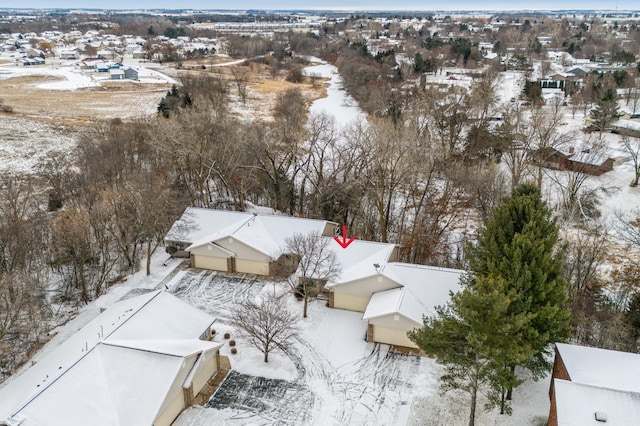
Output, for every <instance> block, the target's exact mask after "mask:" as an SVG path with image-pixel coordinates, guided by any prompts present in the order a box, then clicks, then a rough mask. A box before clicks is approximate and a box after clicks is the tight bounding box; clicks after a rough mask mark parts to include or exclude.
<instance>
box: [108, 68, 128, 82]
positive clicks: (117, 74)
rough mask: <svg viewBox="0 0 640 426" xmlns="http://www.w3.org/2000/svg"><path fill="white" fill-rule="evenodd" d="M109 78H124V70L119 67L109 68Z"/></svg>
mask: <svg viewBox="0 0 640 426" xmlns="http://www.w3.org/2000/svg"><path fill="white" fill-rule="evenodd" d="M109 78H110V79H111V80H124V79H125V73H124V70H123V69H120V68H116V69H110V70H109Z"/></svg>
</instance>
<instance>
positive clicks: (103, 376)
mask: <svg viewBox="0 0 640 426" xmlns="http://www.w3.org/2000/svg"><path fill="white" fill-rule="evenodd" d="M213 321H214V319H213V317H211V316H210V315H208V314H206V313H204V312H202V311H200V310H198V309H196V308H193V307H192V306H190V305H189V304H187V303H185V302H183V301H181V300H179V299H178V298H176V297H175V296H172V295H171V294H169V293H166V292H163V291H154V292H150V293H146V294H143V295H140V296H136V297H133V298H130V299H127V300H124V301H121V302H118V303H116V304H114V305H113V306H111V307H110V308H108V309H107V310H106V311H105V312H103V313H102V314H101V315H99V316H98V317H97V318H95V319H94V320H93V321H91V322H90V323H89V324H87V325H86V326H84V327H82V328H81V329H80V330H78V332H77V333H75V334H74V335H73V336H71V337H70V338H69V339H67V340H66V341H65V342H64V343H62V344H61V345H60V346H58V347H57V348H56V349H54V350H53V351H52V352H51V353H49V354H47V355H46V356H44V357H43V358H42V359H41V360H40V361H39V362H37V363H36V364H35V365H33V366H32V367H30V368H29V369H27V370H26V371H25V372H24V373H22V374H20V375H18V376H14V377H12V378H10V379H9V380H7V381H6V382H5V383H4V384H3V387H2V388H0V420H3V419H9V420H10V421H18V420H19V419H26V420H25V421H24V423H20V424H22V425H45V424H46V425H57V424H59V425H74V424H76V425H86V424H94V425H99V424H105V425H106V424H121V423H122V420H124V419H126V423H127V424H152V423H153V420H154V418H155V415H157V413H158V410H159V409H160V407H161V406H162V404H164V403H165V400H166V399H167V398H168V397H169V396H170V395H168V394H167V393H168V392H169V390H170V386H171V384H172V383H174V382H175V381H176V380H182V381H184V379H185V377H186V375H187V374H188V373H189V370H190V368H184V367H185V366H187V364H185V363H186V362H187V358H189V359H191V361H192V362H195V358H196V357H195V355H196V354H199V353H203V352H208V351H212V350H216V349H217V348H219V347H220V346H221V344H219V343H214V342H209V341H204V340H199V337H200V336H201V335H202V334H203V332H205V331H206V330H207V329H208V328H209V327H210V326H211V324H212V323H213ZM180 385H182V383H180ZM114 416H115V417H114ZM131 419H133V421H132V420H131ZM100 421H103V422H102V423H100Z"/></svg>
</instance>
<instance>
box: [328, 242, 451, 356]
mask: <svg viewBox="0 0 640 426" xmlns="http://www.w3.org/2000/svg"><path fill="white" fill-rule="evenodd" d="M356 243H360V244H356ZM371 245H378V246H379V247H378V248H377V250H374V248H375V246H374V247H366V246H371ZM363 246H365V247H363ZM385 246H386V247H385ZM389 246H391V247H389ZM352 248H353V249H354V252H352V253H353V254H349V253H348V251H349V250H351V249H352ZM342 252H343V256H341V257H340V258H339V260H340V261H341V264H342V263H343V262H344V261H348V260H349V259H350V258H352V257H355V258H356V259H355V260H352V261H351V264H347V265H346V267H345V265H344V264H343V273H342V274H341V275H340V276H339V277H337V278H336V279H335V280H333V281H332V282H330V283H328V284H327V288H328V289H329V291H330V293H329V307H331V308H338V309H346V310H350V311H356V312H362V313H363V316H362V319H363V320H366V321H367V323H368V324H367V341H370V342H376V343H385V344H389V345H395V346H402V347H409V348H417V346H416V344H415V343H413V342H412V341H411V340H409V338H408V337H407V332H408V331H411V330H413V329H414V328H419V327H421V326H422V325H423V323H422V318H423V316H424V315H430V314H435V308H436V307H437V306H439V305H444V304H446V303H447V302H448V300H449V294H450V292H457V291H460V290H461V288H462V287H461V284H460V276H461V275H462V273H463V271H460V270H457V269H447V268H437V267H432V266H425V265H414V264H409V263H399V262H397V247H395V246H393V245H391V244H383V243H371V242H368V241H357V240H356V241H354V243H352V244H351V245H350V246H349V247H348V248H347V249H346V250H342ZM358 252H365V253H366V254H365V255H362V254H360V255H359V256H358V254H359V253H358Z"/></svg>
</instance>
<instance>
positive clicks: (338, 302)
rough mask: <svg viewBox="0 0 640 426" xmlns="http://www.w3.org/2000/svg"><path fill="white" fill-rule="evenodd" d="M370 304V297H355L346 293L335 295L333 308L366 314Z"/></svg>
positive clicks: (336, 293) (335, 293)
mask: <svg viewBox="0 0 640 426" xmlns="http://www.w3.org/2000/svg"><path fill="white" fill-rule="evenodd" d="M368 303H369V298H368V297H359V296H353V295H351V294H345V293H338V292H334V293H333V307H334V308H337V309H346V310H348V311H356V312H364V311H365V309H367V304H368Z"/></svg>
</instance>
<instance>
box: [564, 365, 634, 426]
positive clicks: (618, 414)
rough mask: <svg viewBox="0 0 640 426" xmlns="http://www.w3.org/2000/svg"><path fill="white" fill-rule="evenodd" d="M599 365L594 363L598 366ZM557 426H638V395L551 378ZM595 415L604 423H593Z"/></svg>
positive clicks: (596, 421)
mask: <svg viewBox="0 0 640 426" xmlns="http://www.w3.org/2000/svg"><path fill="white" fill-rule="evenodd" d="M601 365H602V363H600V364H598V367H599V366H601ZM554 389H555V390H554V392H555V399H556V413H557V421H558V423H557V424H558V426H590V425H593V426H599V425H603V424H605V425H607V426H627V425H637V424H640V394H638V393H634V392H623V391H619V390H614V389H605V388H601V387H597V386H589V385H586V384H581V383H575V382H571V381H567V380H561V379H555V380H554ZM596 413H599V415H600V416H602V415H604V416H605V417H606V422H604V423H603V422H602V421H598V420H596Z"/></svg>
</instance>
